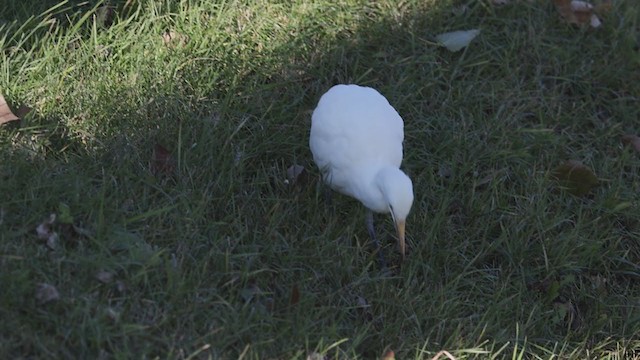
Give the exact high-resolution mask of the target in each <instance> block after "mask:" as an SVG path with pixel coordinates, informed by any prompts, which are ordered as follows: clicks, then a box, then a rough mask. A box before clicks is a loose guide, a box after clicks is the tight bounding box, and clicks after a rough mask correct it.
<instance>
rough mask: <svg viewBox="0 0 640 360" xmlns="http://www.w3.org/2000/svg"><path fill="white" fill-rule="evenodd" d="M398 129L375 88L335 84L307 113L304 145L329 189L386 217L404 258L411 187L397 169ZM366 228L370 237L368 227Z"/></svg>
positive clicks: (391, 111)
mask: <svg viewBox="0 0 640 360" xmlns="http://www.w3.org/2000/svg"><path fill="white" fill-rule="evenodd" d="M403 128H404V123H403V121H402V118H401V117H400V115H399V114H398V112H397V111H396V110H395V109H394V108H393V107H392V106H391V105H390V104H389V102H388V101H387V99H386V98H385V97H384V96H382V95H381V94H380V93H379V92H378V91H376V90H375V89H372V88H369V87H363V86H358V85H336V86H334V87H332V88H331V89H329V91H327V92H326V93H325V94H324V95H322V97H321V98H320V101H319V102H318V106H317V107H316V109H315V110H314V111H313V115H312V117H311V135H310V138H309V146H310V147H311V152H312V153H313V160H314V161H315V163H316V165H318V168H319V169H320V171H321V172H322V176H323V180H324V181H325V182H326V183H327V184H329V186H330V187H331V188H332V189H334V190H336V191H338V192H341V193H343V194H346V195H349V196H351V197H354V198H356V199H358V200H359V201H360V202H361V203H362V204H364V206H366V207H367V208H368V209H370V210H372V211H375V212H379V213H387V212H390V213H391V215H392V216H393V219H394V223H395V225H396V229H397V231H398V241H399V245H400V251H401V253H402V255H403V256H404V252H405V249H404V248H405V245H404V228H405V220H406V218H407V216H408V215H409V211H410V210H411V205H412V204H413V185H412V183H411V180H410V179H409V177H408V176H407V175H406V174H405V173H404V172H402V170H400V169H399V167H400V164H401V162H402V141H403V139H404V129H403ZM368 227H369V224H368ZM368 230H369V232H370V234H372V237H374V232H373V224H372V223H371V227H370V228H368ZM374 241H375V238H374Z"/></svg>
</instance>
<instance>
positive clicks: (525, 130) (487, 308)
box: [0, 0, 640, 359]
mask: <svg viewBox="0 0 640 360" xmlns="http://www.w3.org/2000/svg"><path fill="white" fill-rule="evenodd" d="M52 3H55V2H52ZM16 4H18V2H15V4H14V5H12V6H7V7H2V8H0V19H3V20H4V22H3V24H4V25H1V26H2V28H1V30H0V49H1V51H2V54H3V56H2V57H0V89H1V90H0V92H1V93H2V94H3V95H4V96H5V98H6V99H7V100H8V101H9V103H10V104H12V105H13V106H14V107H15V108H17V106H19V105H28V106H30V107H31V108H33V109H34V110H33V112H32V113H31V114H30V115H28V116H27V117H26V118H25V119H23V120H22V121H21V122H19V123H12V124H8V125H5V126H2V127H1V128H0V210H1V213H0V214H1V217H0V288H1V289H2V291H1V292H0V319H2V321H1V322H0V357H1V358H85V359H88V358H97V357H101V358H114V359H142V358H162V359H164V358H170V359H186V358H237V357H238V358H239V357H242V358H245V359H247V358H252V359H266V358H278V359H288V358H298V359H304V358H306V356H307V355H308V354H310V353H312V352H314V351H315V352H319V353H323V354H326V355H327V356H328V357H329V358H376V357H379V356H380V355H381V354H383V353H384V351H385V350H386V349H392V350H394V351H395V352H396V356H397V358H398V359H430V358H431V357H432V356H433V355H434V354H436V353H437V352H438V351H440V350H443V349H444V350H448V351H449V352H451V353H452V354H453V355H454V356H456V357H457V358H458V359H471V358H479V359H485V358H492V357H494V358H514V359H517V358H539V359H551V358H561V359H567V358H572V359H584V358H598V359H601V358H608V359H625V358H626V359H629V358H633V356H635V357H636V358H638V357H640V341H639V340H638V338H640V286H639V285H638V284H639V283H640V282H639V280H640V240H639V239H640V230H639V229H640V209H639V207H638V200H639V195H638V189H639V188H640V177H638V174H639V171H640V154H639V153H637V152H634V150H633V149H631V148H629V147H624V146H623V145H622V144H621V143H620V137H621V135H623V134H627V133H631V134H637V133H638V132H640V128H639V125H638V124H639V123H638V119H639V118H640V106H638V104H639V100H640V99H639V97H640V70H639V65H640V54H639V52H638V39H639V38H640V37H639V36H640V10H639V9H638V8H637V6H636V4H635V1H634V0H620V1H617V2H615V6H614V8H613V10H612V11H611V13H610V14H608V15H607V16H605V18H604V23H605V24H604V26H603V28H601V29H598V30H582V29H578V28H575V27H571V26H569V25H567V24H565V23H563V22H562V20H561V19H560V18H559V17H558V15H557V13H556V11H555V9H554V8H553V6H552V4H551V3H550V2H546V1H538V2H526V1H519V2H514V3H513V4H511V5H508V6H505V7H494V6H492V5H490V4H489V2H484V1H469V2H461V1H405V2H398V1H392V0H383V1H377V2H375V4H371V2H369V1H356V0H349V1H342V2H333V1H329V0H322V1H306V0H300V1H293V2H289V1H283V2H276V1H273V2H270V1H197V0H192V1H188V0H184V1H169V0H166V1H150V0H149V1H147V0H144V1H140V2H136V5H129V6H126V5H125V2H124V1H120V2H113V3H112V4H113V5H114V9H115V11H116V14H117V16H116V19H115V20H114V22H113V24H112V25H111V26H104V25H103V24H101V22H100V21H96V20H94V19H95V17H94V16H93V12H94V11H96V10H95V4H93V3H90V4H84V5H76V4H75V3H65V4H62V5H61V6H59V7H57V8H55V9H53V10H52V11H50V12H48V13H44V11H45V10H46V9H47V7H48V6H50V5H51V4H50V3H46V2H42V3H40V2H34V4H33V6H26V5H25V6H18V5H16ZM463 5H464V6H465V8H466V11H461V9H463ZM51 19H56V21H55V24H54V25H51V24H52V20H51ZM471 28H480V29H482V33H481V34H480V36H479V37H478V38H476V39H475V40H474V41H473V42H472V43H471V45H470V46H469V47H468V48H467V49H465V50H463V51H461V52H458V53H449V52H447V51H446V50H445V49H443V48H439V47H437V46H436V45H435V44H434V35H436V34H438V33H442V32H445V31H450V30H459V29H471ZM167 30H171V31H174V32H175V33H177V34H180V36H178V37H179V38H178V39H176V40H175V41H172V42H171V43H170V44H168V45H167V44H164V43H163V37H162V35H163V33H164V32H165V31H167ZM182 36H186V37H182ZM342 82H357V83H360V84H364V85H369V86H374V87H376V88H378V89H379V90H380V91H381V92H382V93H383V94H384V95H385V96H386V97H387V98H388V99H389V100H390V102H391V103H392V104H393V105H394V106H395V107H396V108H397V109H398V111H399V112H400V114H401V115H402V116H403V118H404V119H405V130H406V144H405V148H406V150H405V161H404V164H403V167H404V169H406V171H407V172H408V173H409V174H410V176H411V177H412V179H413V182H414V189H415V203H414V207H413V211H412V214H411V215H410V217H409V220H408V227H407V230H408V234H409V244H410V245H409V249H410V254H409V257H408V259H407V261H406V262H405V263H404V264H403V265H402V267H401V268H398V267H396V268H394V269H392V271H381V270H380V269H379V268H378V266H377V265H376V256H375V254H373V253H372V252H371V250H370V247H369V244H368V237H367V233H366V231H365V229H364V211H363V209H362V206H361V205H359V204H358V203H357V202H355V201H354V200H351V199H348V198H346V197H342V196H335V197H334V202H333V209H332V208H329V207H327V206H326V205H325V203H324V201H323V194H322V188H321V186H319V184H318V172H317V170H316V169H315V168H314V166H313V162H312V160H311V154H310V152H309V150H308V145H307V138H308V129H309V125H310V113H311V110H312V109H313V108H314V106H315V104H316V103H317V101H318V99H319V97H320V95H321V94H322V93H323V92H324V91H326V90H327V89H328V88H329V87H330V86H331V85H333V84H335V83H342ZM155 144H161V145H162V146H164V147H166V148H167V149H168V150H169V151H170V152H171V153H172V155H173V157H174V158H175V172H174V173H173V174H170V175H167V176H165V175H158V176H154V174H153V173H152V172H151V171H150V169H149V163H150V162H151V159H152V152H153V148H154V145H155ZM569 159H577V160H580V161H582V162H583V163H585V164H586V165H588V166H589V167H590V168H592V169H593V170H594V172H595V173H596V174H597V175H598V177H599V178H600V180H601V181H600V183H601V184H600V186H598V187H597V188H595V189H593V190H592V191H591V192H590V193H589V194H588V195H587V196H585V197H575V196H572V195H570V194H568V193H567V192H565V191H562V190H560V189H559V188H558V186H557V184H556V183H555V182H554V181H553V179H552V177H551V176H550V173H551V171H552V170H553V169H554V168H555V167H556V166H558V165H559V164H561V163H562V162H563V161H565V160H569ZM293 164H301V165H303V166H305V167H306V169H307V176H306V177H304V178H303V179H301V180H300V181H299V182H298V183H297V184H295V185H293V186H292V185H287V184H285V182H284V180H285V179H286V177H287V175H286V173H287V168H288V167H289V166H291V165H293ZM443 169H444V170H448V171H450V176H446V177H445V176H441V174H442V173H443V171H442V170H443ZM448 171H444V172H448ZM491 174H493V177H492V178H491V181H489V182H486V181H484V180H483V179H486V177H487V176H488V175H491ZM481 183H484V184H481ZM67 207H68V210H69V211H68V212H69V214H68V215H70V216H67V219H66V220H67V221H70V220H71V219H70V217H72V218H73V219H72V221H73V223H74V224H75V225H76V226H78V227H81V228H82V229H85V230H86V231H87V232H88V233H89V234H88V235H85V236H80V235H78V234H75V233H74V231H72V230H70V226H69V225H64V224H58V225H57V227H56V230H57V231H58V232H59V235H60V239H59V242H58V246H57V247H56V248H55V249H54V250H51V249H49V248H47V246H46V245H45V244H44V242H43V241H41V240H38V238H37V235H36V231H35V229H36V227H37V226H38V224H39V223H40V222H42V221H43V220H44V219H45V218H47V217H48V216H49V214H50V213H57V214H58V215H59V217H60V215H61V214H64V213H65V209H66V208H67ZM377 219H378V230H379V233H380V235H381V237H382V239H383V244H384V245H385V251H386V253H387V254H389V256H390V257H391V261H392V263H394V264H398V256H397V252H396V250H395V247H394V246H395V240H394V239H393V226H392V225H391V223H390V221H389V219H388V218H387V217H383V216H379V217H378V218H377ZM100 271H107V272H109V273H110V274H112V275H113V277H114V278H113V280H112V281H111V282H109V283H106V284H105V283H101V282H100V281H98V280H97V279H96V274H97V273H98V272H100ZM40 283H48V284H51V285H53V286H55V287H56V288H57V289H58V291H59V293H60V298H59V299H58V300H57V301H51V302H49V303H45V304H41V303H40V302H39V301H38V300H37V299H36V289H37V287H38V284H40ZM294 289H297V290H298V292H299V298H298V297H297V296H295V295H294V296H292V293H295V292H296V291H295V290H294ZM292 297H293V298H294V299H293V300H294V301H292ZM296 298H297V299H296Z"/></svg>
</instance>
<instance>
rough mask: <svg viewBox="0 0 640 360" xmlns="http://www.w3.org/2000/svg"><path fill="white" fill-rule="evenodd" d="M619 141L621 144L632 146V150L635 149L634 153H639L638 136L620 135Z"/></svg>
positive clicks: (639, 139)
mask: <svg viewBox="0 0 640 360" xmlns="http://www.w3.org/2000/svg"><path fill="white" fill-rule="evenodd" d="M621 140H622V143H623V144H625V145H631V146H633V148H634V149H636V151H638V152H640V136H638V135H632V134H626V135H622V139H621Z"/></svg>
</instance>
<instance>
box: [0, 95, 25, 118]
mask: <svg viewBox="0 0 640 360" xmlns="http://www.w3.org/2000/svg"><path fill="white" fill-rule="evenodd" d="M15 120H20V118H19V117H17V116H16V115H14V114H13V113H12V112H11V109H10V108H9V105H7V101H6V100H5V99H4V96H2V94H0V125H2V124H6V123H8V122H11V121H15Z"/></svg>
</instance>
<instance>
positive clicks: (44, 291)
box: [36, 283, 60, 305]
mask: <svg viewBox="0 0 640 360" xmlns="http://www.w3.org/2000/svg"><path fill="white" fill-rule="evenodd" d="M58 299H60V293H59V292H58V289H56V288H55V286H53V285H49V284H45V283H41V284H38V287H37V289H36V300H38V303H39V304H40V305H43V304H46V303H48V302H51V301H55V300H58Z"/></svg>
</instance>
